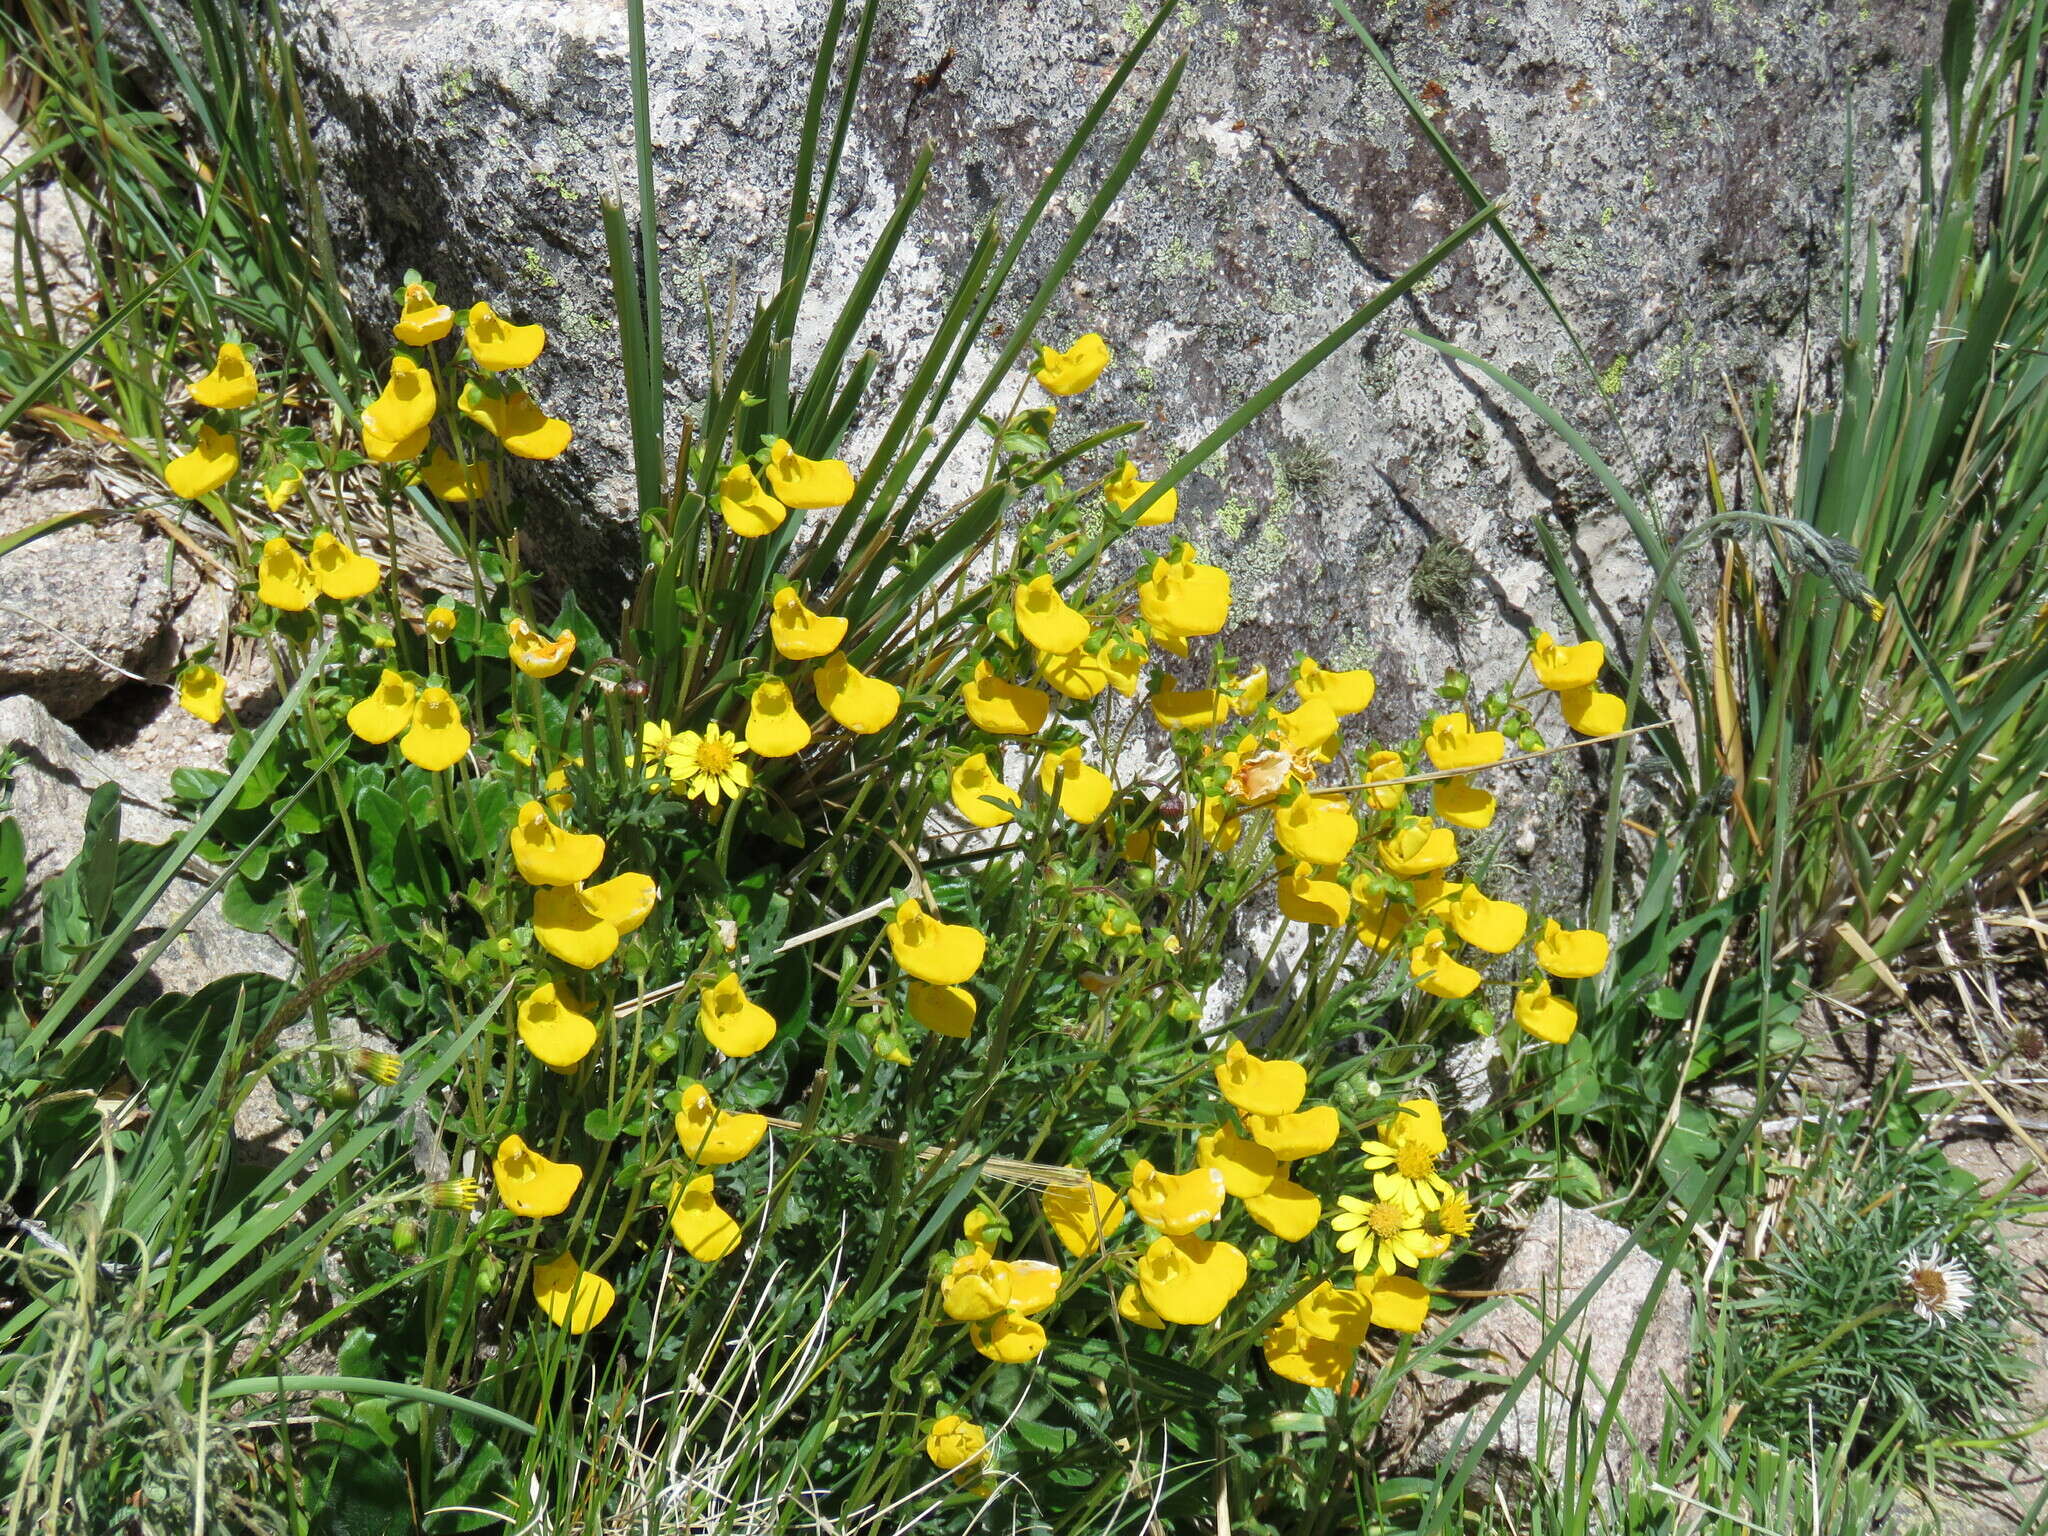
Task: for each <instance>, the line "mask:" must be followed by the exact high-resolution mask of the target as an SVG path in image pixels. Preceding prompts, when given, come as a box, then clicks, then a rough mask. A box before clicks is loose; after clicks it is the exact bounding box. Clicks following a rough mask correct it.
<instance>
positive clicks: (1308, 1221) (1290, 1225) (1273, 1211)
mask: <svg viewBox="0 0 2048 1536" xmlns="http://www.w3.org/2000/svg"><path fill="white" fill-rule="evenodd" d="M1244 1208H1245V1212H1246V1214H1248V1215H1249V1216H1250V1217H1251V1219H1252V1220H1253V1221H1256V1222H1257V1223H1258V1224H1259V1225H1260V1226H1262V1227H1264V1228H1265V1229H1266V1230H1267V1231H1268V1232H1270V1233H1272V1234H1273V1235H1274V1236H1275V1237H1277V1238H1279V1239H1280V1241H1281V1242H1283V1243H1298V1242H1300V1241H1302V1239H1304V1238H1306V1237H1307V1236H1308V1235H1309V1233H1311V1232H1313V1231H1315V1229H1316V1223H1317V1222H1319V1221H1321V1220H1322V1219H1323V1202H1322V1201H1321V1200H1319V1199H1318V1198H1317V1197H1316V1193H1315V1191H1314V1190H1312V1189H1306V1188H1304V1187H1303V1186H1301V1185H1299V1184H1297V1183H1295V1182H1294V1181H1293V1180H1292V1179H1290V1178H1288V1177H1286V1176H1285V1175H1282V1176H1281V1177H1279V1178H1276V1179H1275V1180H1274V1181H1273V1184H1272V1187H1271V1188H1270V1189H1268V1190H1267V1191H1266V1192H1265V1193H1264V1194H1262V1195H1253V1196H1251V1197H1250V1198H1249V1199H1247V1200H1246V1201H1245V1203H1244Z"/></svg>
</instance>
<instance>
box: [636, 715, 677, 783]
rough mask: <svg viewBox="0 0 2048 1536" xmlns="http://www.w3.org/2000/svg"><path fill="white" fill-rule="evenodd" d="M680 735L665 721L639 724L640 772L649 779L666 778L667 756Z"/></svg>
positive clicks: (649, 721) (648, 721)
mask: <svg viewBox="0 0 2048 1536" xmlns="http://www.w3.org/2000/svg"><path fill="white" fill-rule="evenodd" d="M679 734H681V733H680V732H678V731H677V730H676V728H675V727H674V726H672V725H670V724H669V723H668V722H667V721H666V720H643V721H641V722H640V772H641V776H642V777H644V778H649V779H665V778H667V777H668V755H669V753H670V752H671V751H672V750H673V749H674V747H675V744H676V737H677V736H678V735H679Z"/></svg>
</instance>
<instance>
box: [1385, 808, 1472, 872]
mask: <svg viewBox="0 0 2048 1536" xmlns="http://www.w3.org/2000/svg"><path fill="white" fill-rule="evenodd" d="M1379 852H1380V863H1381V864H1383V865H1384V866H1386V870H1387V873H1388V874H1390V875H1399V876H1400V877H1401V878H1402V879H1403V880H1413V879H1415V878H1416V876H1418V875H1432V874H1435V873H1436V872H1437V871H1438V870H1440V869H1449V868H1450V867H1451V866H1452V865H1453V864H1455V863H1457V862H1458V837H1457V834H1456V833H1454V832H1453V831H1451V829H1450V828H1449V827H1439V826H1437V825H1436V824H1435V823H1434V822H1429V821H1412V822H1410V823H1409V824H1408V825H1407V826H1405V827H1403V828H1401V830H1400V831H1398V832H1396V833H1395V834H1394V835H1393V836H1392V837H1389V838H1384V839H1382V840H1381V842H1380V849H1379Z"/></svg>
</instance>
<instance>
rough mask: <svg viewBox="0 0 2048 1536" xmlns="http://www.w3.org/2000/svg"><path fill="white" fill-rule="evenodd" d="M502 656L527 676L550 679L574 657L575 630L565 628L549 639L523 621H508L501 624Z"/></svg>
mask: <svg viewBox="0 0 2048 1536" xmlns="http://www.w3.org/2000/svg"><path fill="white" fill-rule="evenodd" d="M505 654H506V655H508V656H510V657H511V658H512V665H513V666H515V667H517V668H518V669H519V670H520V671H522V672H524V673H525V674H526V675H527V676H528V677H535V678H548V677H553V676H555V675H556V674H557V673H559V672H560V671H561V670H562V669H563V668H564V667H566V666H568V665H569V658H570V657H572V656H574V655H575V654H576V631H575V630H573V629H565V630H563V631H562V632H561V633H560V634H558V635H556V636H555V638H554V639H552V640H550V639H548V638H547V636H545V635H543V634H541V633H539V632H538V631H536V630H535V629H534V628H533V627H532V626H531V625H530V624H528V623H527V622H526V620H524V619H512V620H510V621H508V622H507V623H506V625H505Z"/></svg>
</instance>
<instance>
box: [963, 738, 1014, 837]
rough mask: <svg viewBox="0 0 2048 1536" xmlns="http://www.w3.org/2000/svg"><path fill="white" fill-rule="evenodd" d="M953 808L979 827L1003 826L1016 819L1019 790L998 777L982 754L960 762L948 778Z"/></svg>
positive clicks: (977, 753) (976, 754) (975, 754)
mask: <svg viewBox="0 0 2048 1536" xmlns="http://www.w3.org/2000/svg"><path fill="white" fill-rule="evenodd" d="M947 788H948V792H949V795H950V798H951V799H952V802H953V809H954V810H956V811H958V812H959V813H960V814H961V815H962V816H964V817H966V818H967V820H968V822H969V823H970V824H972V825H974V826H977V827H1000V826H1001V825H1002V824H1003V823H1004V822H1006V821H1014V820H1015V819H1016V811H1015V808H1016V807H1017V806H1018V805H1019V804H1020V803H1021V802H1020V801H1019V800H1018V798H1017V791H1015V790H1014V789H1012V788H1010V787H1009V786H1008V785H1007V784H1005V783H1004V782H1003V781H1002V780H1001V779H999V778H997V777H996V774H995V770H994V769H993V768H991V767H990V766H989V761H988V758H987V757H986V756H984V755H983V754H982V753H979V752H976V753H974V754H973V755H971V756H969V757H966V758H964V759H962V760H961V762H960V763H959V765H958V766H956V767H955V768H954V769H953V772H952V773H951V775H950V776H949V778H948V781H947Z"/></svg>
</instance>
